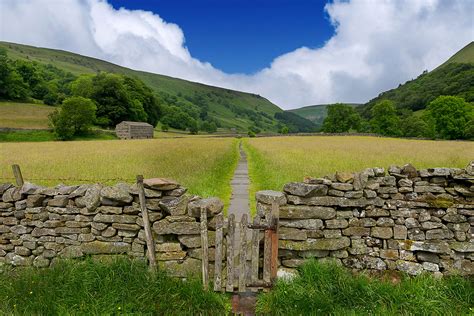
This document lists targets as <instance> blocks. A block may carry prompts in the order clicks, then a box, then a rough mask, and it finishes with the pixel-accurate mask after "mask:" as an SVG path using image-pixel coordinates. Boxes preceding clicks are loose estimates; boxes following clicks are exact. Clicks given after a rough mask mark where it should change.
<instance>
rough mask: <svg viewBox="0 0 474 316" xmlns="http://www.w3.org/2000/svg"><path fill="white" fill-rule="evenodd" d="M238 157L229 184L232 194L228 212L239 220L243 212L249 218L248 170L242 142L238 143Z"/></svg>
mask: <svg viewBox="0 0 474 316" xmlns="http://www.w3.org/2000/svg"><path fill="white" fill-rule="evenodd" d="M239 151H240V159H239V163H238V165H237V168H236V169H235V171H234V177H233V178H232V180H231V182H230V185H231V187H232V195H231V197H230V206H229V211H228V214H229V215H230V214H234V215H235V219H236V220H237V221H239V222H240V219H241V218H242V215H243V214H247V216H249V219H250V203H249V184H250V180H249V170H248V166H247V155H246V154H245V152H244V150H243V149H242V143H240V144H239Z"/></svg>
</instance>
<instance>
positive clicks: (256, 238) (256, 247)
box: [250, 215, 260, 284]
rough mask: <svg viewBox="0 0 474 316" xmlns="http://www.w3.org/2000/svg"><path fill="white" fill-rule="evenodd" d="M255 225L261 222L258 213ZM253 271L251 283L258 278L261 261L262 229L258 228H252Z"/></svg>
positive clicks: (254, 221) (254, 220)
mask: <svg viewBox="0 0 474 316" xmlns="http://www.w3.org/2000/svg"><path fill="white" fill-rule="evenodd" d="M253 223H254V225H259V224H260V216H259V215H256V216H255V218H254V219H253ZM251 248H252V249H251V255H252V257H251V258H252V262H251V272H250V275H251V277H250V279H251V283H252V284H255V283H256V282H257V280H258V263H259V252H260V231H259V230H258V229H252V245H251Z"/></svg>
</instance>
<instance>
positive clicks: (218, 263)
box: [214, 213, 224, 292]
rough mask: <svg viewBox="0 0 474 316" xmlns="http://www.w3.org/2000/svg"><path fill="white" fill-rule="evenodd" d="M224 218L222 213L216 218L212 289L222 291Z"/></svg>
mask: <svg viewBox="0 0 474 316" xmlns="http://www.w3.org/2000/svg"><path fill="white" fill-rule="evenodd" d="M223 227H224V220H223V217H222V213H221V214H219V215H217V218H216V258H215V261H214V291H216V292H220V291H222V237H223Z"/></svg>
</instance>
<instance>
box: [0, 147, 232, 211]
mask: <svg viewBox="0 0 474 316" xmlns="http://www.w3.org/2000/svg"><path fill="white" fill-rule="evenodd" d="M237 161H238V148H237V140H236V139H232V138H215V139H214V138H212V139H211V138H207V139H204V138H203V139H189V138H182V139H150V140H116V141H113V142H111V141H72V142H43V143H0V182H6V181H12V179H11V177H12V173H11V167H10V166H11V165H12V164H19V165H20V166H21V169H22V173H23V177H24V178H25V181H30V182H34V183H37V184H41V185H57V184H58V183H61V182H62V183H65V184H77V183H88V182H90V183H95V182H101V183H105V184H115V183H117V182H121V181H122V182H129V183H132V182H134V181H135V177H136V175H138V174H143V175H144V176H145V177H148V178H151V177H167V178H171V179H175V180H177V181H178V182H179V183H181V184H182V185H184V186H186V187H187V188H188V189H189V192H190V193H192V194H198V195H201V196H205V197H207V196H217V197H220V198H222V199H223V200H224V201H225V203H227V204H228V202H229V199H230V194H231V188H230V179H231V178H232V174H233V171H234V168H235V166H236V164H237Z"/></svg>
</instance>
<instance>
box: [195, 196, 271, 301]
mask: <svg viewBox="0 0 474 316" xmlns="http://www.w3.org/2000/svg"><path fill="white" fill-rule="evenodd" d="M278 219H279V205H278V204H276V203H274V204H273V205H272V208H271V212H270V213H269V214H265V216H264V217H263V218H262V217H261V216H259V215H256V216H255V218H254V220H253V223H251V224H250V223H249V219H248V216H247V215H246V214H244V215H243V216H242V218H241V220H240V222H238V221H236V219H235V216H234V214H231V215H229V217H228V218H227V219H226V220H225V219H224V217H223V216H222V214H220V215H218V216H217V217H216V218H215V220H216V240H215V249H214V251H215V257H214V258H213V259H214V267H213V273H212V274H213V276H214V282H213V283H214V284H213V290H214V291H218V292H221V291H222V292H224V291H225V292H238V293H242V292H247V291H253V292H256V291H258V290H260V289H266V288H270V287H271V286H272V285H273V283H274V281H275V279H276V276H277V269H278ZM201 244H202V279H203V285H204V289H206V290H207V289H208V285H209V270H210V269H209V268H210V266H209V261H210V260H209V240H208V222H207V211H206V210H205V209H204V208H203V209H201ZM262 259H263V260H262ZM223 262H224V264H225V266H223Z"/></svg>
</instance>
